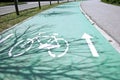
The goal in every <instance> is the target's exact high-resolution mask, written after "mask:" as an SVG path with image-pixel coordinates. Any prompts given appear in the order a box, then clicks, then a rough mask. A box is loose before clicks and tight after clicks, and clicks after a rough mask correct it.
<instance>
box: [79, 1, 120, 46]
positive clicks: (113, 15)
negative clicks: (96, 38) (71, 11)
mask: <svg viewBox="0 0 120 80" xmlns="http://www.w3.org/2000/svg"><path fill="white" fill-rule="evenodd" d="M81 7H82V9H83V10H84V11H85V12H86V13H87V15H89V16H90V18H91V19H92V20H94V21H95V22H96V23H97V25H99V27H100V28H102V29H103V30H104V31H105V32H107V34H109V35H110V36H111V37H112V38H114V39H115V40H116V41H117V42H118V43H119V44H120V31H119V30H120V7H119V6H115V5H111V4H106V3H103V2H100V0H87V1H83V2H82V4H81Z"/></svg>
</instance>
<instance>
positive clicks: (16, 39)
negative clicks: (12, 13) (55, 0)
mask: <svg viewBox="0 0 120 80" xmlns="http://www.w3.org/2000/svg"><path fill="white" fill-rule="evenodd" d="M40 33H44V34H42V35H45V36H50V35H51V36H53V33H57V34H58V35H57V36H56V38H55V39H57V40H60V39H62V40H61V41H59V43H60V47H56V48H54V49H48V48H47V49H40V48H39V45H40V43H39V41H34V42H32V41H31V43H29V42H26V43H29V44H27V45H25V47H24V46H23V44H24V43H23V42H21V41H22V40H24V41H30V39H33V38H34V39H35V38H36V36H38V35H39V34H40ZM83 35H84V36H83ZM45 36H44V37H40V39H39V40H40V41H41V42H42V44H45V43H46V42H47V41H48V39H46V37H45ZM86 36H87V37H86ZM53 37H54V36H53ZM91 37H92V38H91ZM50 40H52V39H50ZM62 41H63V42H62ZM20 42H21V43H20ZM48 43H49V41H48ZM31 44H32V47H30V46H31ZM54 44H55V43H54ZM47 47H50V45H49V46H47ZM28 48H30V49H28ZM66 48H67V49H66ZM26 49H28V50H26ZM25 50H26V51H25ZM65 50H66V51H65ZM49 52H52V54H55V55H56V57H53V56H51V55H50V54H49ZM64 52H65V54H64ZM10 53H11V54H12V55H17V54H20V53H24V54H22V55H20V56H16V57H14V56H10ZM62 53H63V54H64V55H63V56H61V57H57V55H60V54H62ZM13 79H15V80H119V79H120V54H119V53H118V52H117V51H116V50H115V49H114V48H113V47H112V46H111V45H110V43H109V42H108V41H107V40H106V39H105V38H104V37H103V35H102V34H101V33H100V32H99V31H98V30H97V29H96V28H95V27H94V25H92V24H91V23H90V22H89V21H88V19H87V18H86V17H85V16H84V15H83V14H82V12H81V11H80V2H70V3H65V4H63V5H60V6H57V7H55V8H52V9H49V10H46V11H44V12H42V13H39V14H37V15H35V16H33V17H31V18H29V19H27V20H25V21H24V22H22V23H19V24H17V25H15V26H14V27H12V28H11V29H9V30H7V31H6V32H4V33H2V34H1V35H0V80H13Z"/></svg>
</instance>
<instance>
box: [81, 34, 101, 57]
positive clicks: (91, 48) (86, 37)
mask: <svg viewBox="0 0 120 80" xmlns="http://www.w3.org/2000/svg"><path fill="white" fill-rule="evenodd" d="M91 38H93V37H91V36H90V35H88V34H86V33H84V34H83V36H82V39H85V40H86V42H87V44H88V46H89V48H90V51H91V53H92V55H93V56H94V57H99V54H98V52H97V50H96V49H95V46H94V45H93V43H92V41H91V40H90V39H91Z"/></svg>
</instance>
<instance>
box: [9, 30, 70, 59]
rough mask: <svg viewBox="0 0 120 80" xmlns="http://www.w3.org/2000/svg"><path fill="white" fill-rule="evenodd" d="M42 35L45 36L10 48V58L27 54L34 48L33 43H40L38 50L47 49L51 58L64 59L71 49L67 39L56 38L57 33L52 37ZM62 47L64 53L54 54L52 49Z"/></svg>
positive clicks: (21, 42) (18, 43) (39, 36)
mask: <svg viewBox="0 0 120 80" xmlns="http://www.w3.org/2000/svg"><path fill="white" fill-rule="evenodd" d="M42 34H44V32H42V33H39V35H38V36H36V37H34V38H32V39H27V40H21V41H19V42H17V43H16V44H15V45H14V46H13V47H12V48H10V50H9V52H8V56H9V57H17V56H21V55H23V54H25V52H27V51H28V50H30V49H31V48H32V46H33V43H35V42H37V43H39V45H38V49H47V51H48V53H49V55H50V56H51V57H62V56H64V55H65V54H66V53H67V51H68V49H69V44H68V42H67V41H66V40H65V39H63V38H57V37H56V36H57V35H58V34H57V33H54V34H53V35H50V36H42ZM43 38H47V41H46V42H45V43H42V39H43ZM61 42H62V43H64V45H61ZM62 46H64V47H65V48H64V51H63V52H62V53H60V54H55V53H53V52H52V49H56V48H61V47H62Z"/></svg>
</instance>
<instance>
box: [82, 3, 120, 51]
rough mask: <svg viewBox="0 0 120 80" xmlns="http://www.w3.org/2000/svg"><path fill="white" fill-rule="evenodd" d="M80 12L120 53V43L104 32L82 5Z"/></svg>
mask: <svg viewBox="0 0 120 80" xmlns="http://www.w3.org/2000/svg"><path fill="white" fill-rule="evenodd" d="M80 10H81V12H82V13H83V14H84V15H85V17H86V18H87V19H88V20H89V21H90V22H91V24H92V25H94V26H95V28H96V29H97V30H98V31H99V32H100V33H101V34H102V35H103V36H104V37H105V38H106V39H107V40H108V41H109V42H110V44H111V45H112V46H113V47H114V48H115V49H116V50H117V51H118V52H119V53H120V46H119V43H118V42H117V41H116V40H115V39H113V38H112V37H111V36H109V35H108V34H107V33H106V32H105V31H104V30H102V29H101V28H100V27H99V26H98V25H97V23H96V22H95V21H93V20H92V19H91V17H90V16H88V14H87V13H86V12H85V11H84V10H83V8H82V6H81V4H80Z"/></svg>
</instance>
